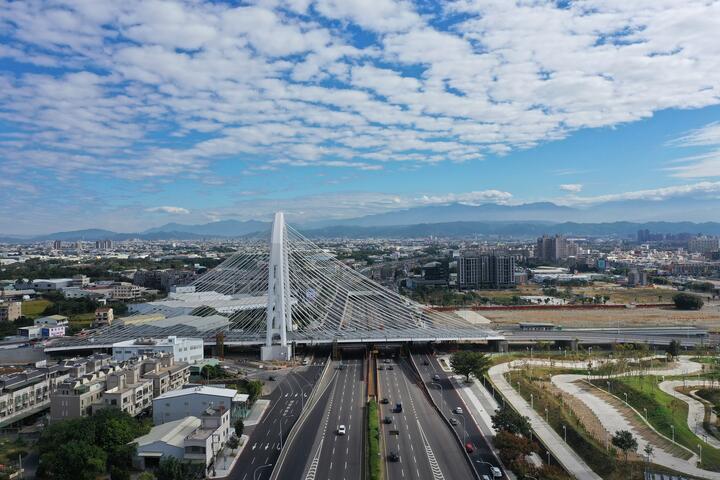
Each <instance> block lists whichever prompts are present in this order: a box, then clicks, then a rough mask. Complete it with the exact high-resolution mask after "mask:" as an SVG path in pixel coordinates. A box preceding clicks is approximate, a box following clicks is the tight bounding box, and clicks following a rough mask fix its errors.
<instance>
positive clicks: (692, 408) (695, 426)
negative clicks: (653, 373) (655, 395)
mask: <svg viewBox="0 0 720 480" xmlns="http://www.w3.org/2000/svg"><path fill="white" fill-rule="evenodd" d="M705 384H707V382H706V381H703V380H666V381H664V382H660V385H658V386H659V387H660V390H662V391H663V392H665V393H667V394H668V395H672V396H673V397H675V398H677V399H678V400H682V401H683V402H685V403H687V404H688V427H690V430H691V431H692V432H693V433H695V435H697V437H698V438H700V439H702V440H704V441H705V442H706V443H708V444H710V445H712V446H713V447H715V448H720V440H718V439H717V438H715V437H713V436H712V435H708V433H707V432H706V431H705V427H704V426H703V423H704V422H705V404H704V403H702V402H701V401H700V400H697V399H696V398H693V397H691V396H689V395H685V394H684V393H680V392H678V391H677V390H675V389H676V388H678V387H696V386H703V385H705Z"/></svg>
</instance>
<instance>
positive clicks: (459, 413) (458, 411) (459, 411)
mask: <svg viewBox="0 0 720 480" xmlns="http://www.w3.org/2000/svg"><path fill="white" fill-rule="evenodd" d="M462 412H463V410H462V408H460V407H455V410H453V413H457V414H458V415H462Z"/></svg>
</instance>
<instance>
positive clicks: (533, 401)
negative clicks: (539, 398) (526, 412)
mask: <svg viewBox="0 0 720 480" xmlns="http://www.w3.org/2000/svg"><path fill="white" fill-rule="evenodd" d="M530 408H532V409H533V410H534V409H535V397H534V396H533V394H532V393H531V394H530Z"/></svg>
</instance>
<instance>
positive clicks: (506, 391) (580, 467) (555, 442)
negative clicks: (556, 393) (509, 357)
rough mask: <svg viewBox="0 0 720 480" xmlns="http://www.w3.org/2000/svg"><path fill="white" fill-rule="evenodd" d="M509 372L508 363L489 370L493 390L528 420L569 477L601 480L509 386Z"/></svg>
mask: <svg viewBox="0 0 720 480" xmlns="http://www.w3.org/2000/svg"><path fill="white" fill-rule="evenodd" d="M509 370H510V363H502V364H500V365H495V366H494V367H492V368H490V370H489V371H488V375H489V376H490V379H491V380H492V383H493V384H494V385H495V388H496V389H497V390H498V391H499V392H500V393H501V394H502V395H503V396H504V397H505V399H506V400H507V401H508V402H509V403H510V404H511V405H512V406H513V407H514V408H515V410H517V411H518V413H520V415H523V416H526V417H528V418H529V419H530V425H531V426H532V428H533V430H534V431H535V435H536V436H537V437H538V438H540V440H541V441H542V442H543V444H545V446H546V447H547V448H548V450H550V452H552V454H553V456H554V457H555V458H556V459H557V461H558V462H560V464H562V466H563V468H564V469H565V470H566V471H567V472H568V473H569V474H570V475H571V476H573V477H575V478H582V479H588V480H589V479H592V480H602V478H601V477H600V476H599V475H598V474H596V473H595V472H593V471H592V469H591V468H590V467H589V466H588V465H587V464H586V463H585V461H583V459H582V458H580V456H579V455H578V454H577V453H575V451H574V450H573V449H572V448H570V447H569V446H568V445H567V444H566V443H565V442H564V441H563V439H562V437H560V435H558V434H557V432H555V430H553V429H552V428H550V426H549V425H548V424H547V423H546V422H545V420H543V418H542V417H540V415H538V413H537V412H536V411H535V410H534V409H532V408H531V407H530V405H528V403H527V402H526V401H525V399H524V398H522V397H521V396H520V394H518V393H517V392H516V391H515V390H514V389H513V388H512V387H511V386H510V384H509V383H508V382H507V380H505V376H504V374H505V373H507V372H508V371H509Z"/></svg>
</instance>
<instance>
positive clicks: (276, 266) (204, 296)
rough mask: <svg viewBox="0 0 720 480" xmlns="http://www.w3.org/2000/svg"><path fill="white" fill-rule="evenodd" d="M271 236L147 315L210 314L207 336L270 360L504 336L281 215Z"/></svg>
mask: <svg viewBox="0 0 720 480" xmlns="http://www.w3.org/2000/svg"><path fill="white" fill-rule="evenodd" d="M266 235H267V234H266ZM266 235H263V236H262V237H258V238H255V239H253V240H249V239H248V240H247V242H246V243H244V244H243V245H242V246H241V247H239V248H238V250H237V251H236V252H235V253H234V254H232V255H231V256H230V257H228V258H227V259H226V260H224V261H223V262H222V263H221V264H220V265H218V266H217V267H215V268H213V269H212V270H211V271H209V272H207V273H206V274H204V275H202V276H201V277H199V278H198V279H197V280H195V281H194V282H193V283H192V284H191V285H189V286H188V287H183V288H184V290H183V291H182V292H175V293H172V294H170V295H169V296H168V298H167V299H162V300H159V301H156V302H149V303H148V304H147V305H145V307H144V309H143V311H142V313H143V314H162V315H164V316H165V317H167V318H170V317H183V318H187V317H191V318H197V317H206V318H207V323H208V324H209V325H218V327H217V329H212V330H208V331H207V333H206V334H205V335H206V336H209V335H211V334H212V335H215V334H217V333H220V332H222V333H223V335H224V336H225V338H224V342H225V344H227V345H247V346H250V345H258V346H260V347H261V349H262V352H261V356H262V358H263V359H266V360H273V359H274V360H287V359H289V358H290V357H291V356H292V354H293V352H292V348H293V345H297V344H305V345H315V344H328V343H334V342H337V343H382V342H398V341H401V342H408V341H418V342H419V341H423V342H428V341H430V342H432V341H457V340H481V341H482V340H488V339H490V338H498V333H497V332H492V331H491V330H488V329H487V327H486V326H483V325H473V324H470V323H469V322H467V321H466V320H464V319H462V318H460V317H459V316H457V315H455V314H453V313H449V312H441V311H437V310H436V309H433V308H429V307H427V306H424V305H421V304H419V303H417V302H414V301H412V300H410V299H409V298H407V297H404V296H402V295H401V294H400V293H398V292H396V291H393V290H391V289H388V288H386V287H384V286H382V285H379V284H378V283H376V282H374V281H373V280H371V279H370V278H368V277H366V276H365V275H363V274H362V273H360V272H358V271H357V270H354V269H353V268H351V267H349V266H348V265H347V264H346V263H344V262H342V261H340V260H338V259H337V258H336V256H335V254H334V253H332V252H331V251H329V250H327V249H325V248H323V247H321V246H318V245H317V244H315V243H314V242H312V241H310V240H309V239H307V238H306V237H304V236H303V235H302V234H300V233H299V232H298V231H297V230H295V229H294V228H292V226H290V225H288V224H286V223H285V217H284V215H283V214H282V213H280V212H279V213H277V214H275V218H274V221H273V224H272V229H271V232H270V235H269V236H266ZM268 240H269V241H268ZM184 321H186V320H184ZM223 324H224V326H220V325H223ZM173 332H174V330H173ZM211 332H212V333H211ZM169 334H175V333H169Z"/></svg>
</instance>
